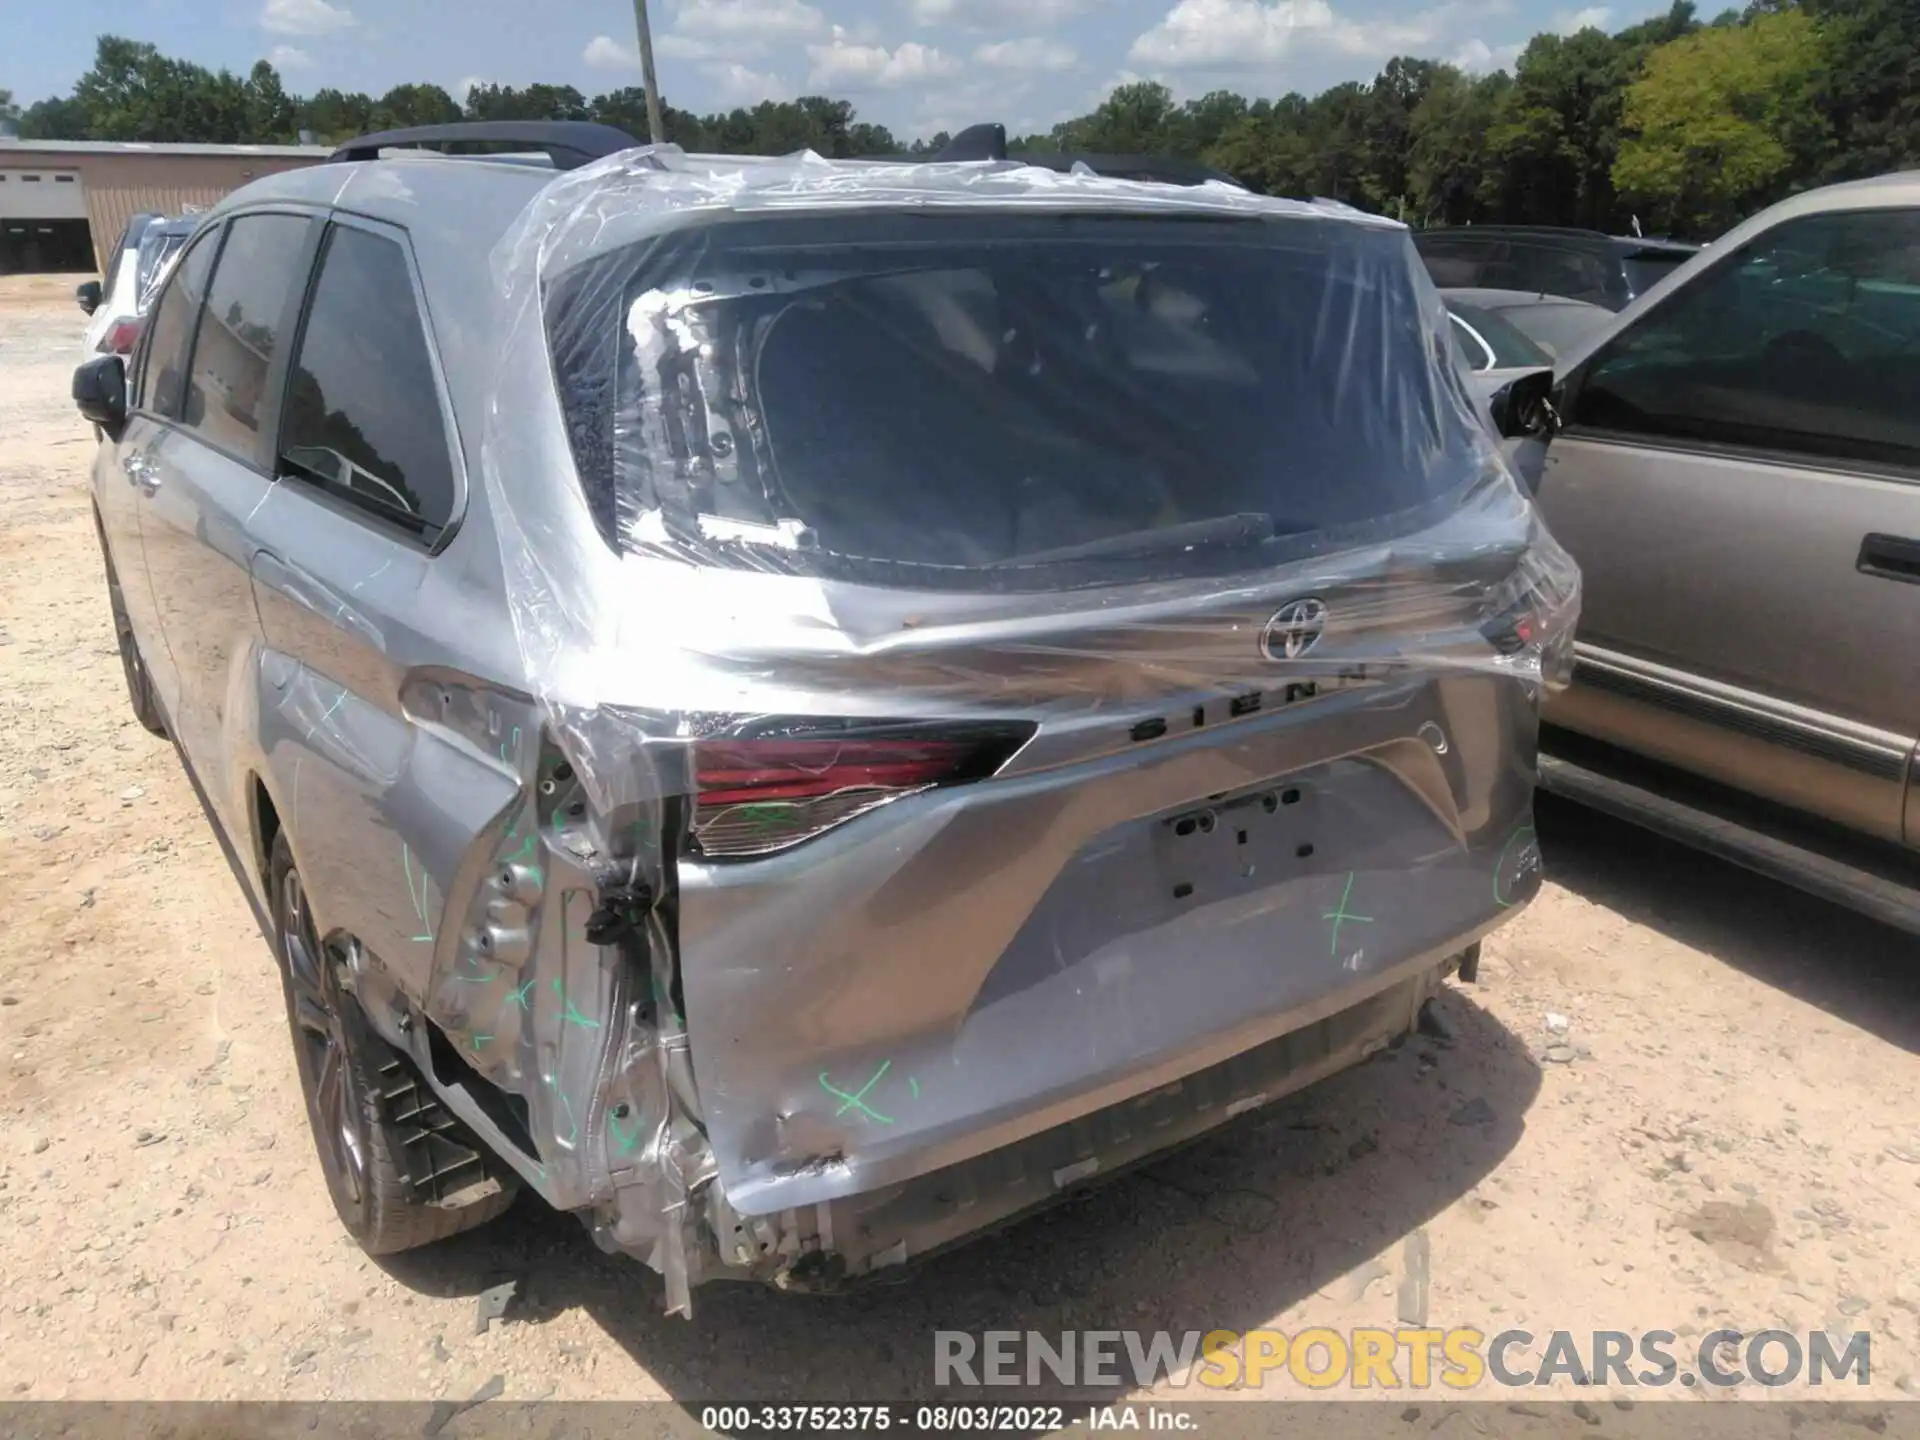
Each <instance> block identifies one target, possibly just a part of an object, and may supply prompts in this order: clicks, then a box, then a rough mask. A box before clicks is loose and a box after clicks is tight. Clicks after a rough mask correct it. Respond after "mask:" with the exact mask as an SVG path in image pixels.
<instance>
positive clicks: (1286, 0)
mask: <svg viewBox="0 0 1920 1440" xmlns="http://www.w3.org/2000/svg"><path fill="white" fill-rule="evenodd" d="M1456 8H1457V6H1456V5H1454V4H1442V5H1440V6H1438V7H1436V8H1434V9H1432V10H1426V11H1422V12H1420V13H1418V14H1414V15H1409V16H1407V17H1406V18H1405V19H1402V20H1388V19H1381V20H1371V21H1363V20H1351V19H1348V18H1347V17H1345V16H1343V15H1341V14H1340V13H1338V12H1337V11H1336V10H1335V9H1334V8H1333V6H1332V5H1331V4H1329V3H1328V0H1179V3H1178V4H1176V5H1175V6H1174V7H1173V8H1172V9H1171V10H1169V11H1168V12H1167V14H1166V18H1165V19H1163V20H1162V21H1161V22H1160V23H1159V24H1158V25H1156V26H1154V27H1153V29H1151V30H1149V31H1147V32H1146V33H1145V34H1143V35H1141V36H1140V37H1139V38H1138V39H1136V40H1135V41H1134V42H1133V47H1132V49H1130V50H1129V51H1128V52H1127V58H1128V59H1129V60H1131V61H1133V62H1134V63H1135V64H1137V65H1141V66H1146V67H1151V68H1154V69H1160V70H1235V69H1252V68H1255V67H1261V66H1271V65H1274V64H1277V63H1279V62H1280V61H1282V60H1286V59H1288V58H1290V57H1291V56H1292V55H1293V53H1294V50H1295V48H1296V47H1299V46H1308V47H1311V48H1314V49H1318V50H1321V51H1323V52H1324V51H1329V50H1330V51H1334V52H1337V53H1340V54H1344V55H1351V56H1356V57H1373V56H1378V57H1380V58H1382V59H1384V58H1386V57H1387V56H1389V55H1393V54H1395V53H1399V52H1405V51H1418V50H1423V49H1427V48H1430V47H1431V46H1432V45H1433V44H1434V43H1435V42H1436V41H1437V40H1439V39H1440V37H1441V36H1442V34H1443V33H1444V31H1445V29H1446V24H1447V21H1448V20H1450V19H1451V18H1452V15H1453V12H1454V10H1455V9H1456Z"/></svg>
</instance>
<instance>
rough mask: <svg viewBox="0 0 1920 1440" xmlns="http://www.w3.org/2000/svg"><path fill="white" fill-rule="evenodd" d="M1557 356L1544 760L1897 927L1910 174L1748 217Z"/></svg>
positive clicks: (1910, 804)
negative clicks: (1575, 581) (1572, 635)
mask: <svg viewBox="0 0 1920 1440" xmlns="http://www.w3.org/2000/svg"><path fill="white" fill-rule="evenodd" d="M1560 378H1561V385H1560V394H1559V397H1558V402H1557V405H1556V409H1557V411H1558V413H1559V415H1560V417H1561V418H1562V419H1563V420H1564V422H1565V429H1564V430H1563V431H1562V432H1561V433H1560V434H1559V435H1558V436H1557V437H1556V438H1555V439H1554V440H1553V442H1552V445H1551V448H1550V451H1549V455H1548V459H1547V465H1546V470H1545V478H1544V480H1543V481H1542V483H1541V486H1540V495H1539V500H1540V505H1541V508H1542V510H1543V512H1544V514H1545V516H1546V518H1547V520H1548V522H1549V524H1551V526H1552V527H1553V531H1554V533H1555V534H1556V535H1558V536H1560V537H1561V538H1563V539H1564V540H1565V541H1566V544H1567V547H1568V549H1569V550H1571V551H1572V552H1573V554H1574V556H1575V557H1576V558H1577V559H1578V561H1579V563H1580V566H1581V568H1582V570H1583V572H1584V573H1585V576H1586V578H1587V601H1586V606H1585V611H1584V614H1583V616H1582V622H1581V633H1580V643H1579V646H1578V665H1577V670H1576V680H1575V684H1574V685H1573V687H1572V689H1571V690H1569V691H1568V692H1567V693H1566V694H1565V695H1564V696H1562V697H1561V698H1560V699H1559V700H1558V701H1557V702H1556V703H1555V704H1554V705H1553V706H1551V707H1550V708H1549V711H1548V719H1549V720H1550V721H1551V722H1553V724H1554V726H1555V729H1554V732H1553V733H1552V736H1551V742H1550V745H1549V748H1550V749H1551V750H1552V751H1553V759H1552V761H1551V762H1550V764H1549V766H1548V768H1547V771H1546V778H1547V779H1548V782H1549V783H1550V784H1551V785H1552V786H1553V787H1554V788H1556V789H1559V790H1562V791H1564V792H1565V793H1567V794H1569V795H1572V796H1574V797H1576V798H1578V799H1581V800H1584V801H1587V802H1589V803H1591V804H1595V805H1599V806H1602V807H1604V808H1606V809H1608V810H1611V811H1614V812H1615V813H1617V814H1620V815H1623V816H1626V817H1628V818H1630V819H1633V820H1636V821H1638V822H1640V823H1643V824H1646V825H1649V826H1652V827H1654V828H1656V829H1660V830H1663V831H1666V832H1668V833H1670V834H1672V835H1674V836H1676V837H1678V838H1680V839H1683V840H1687V841H1689V842H1691V843H1694V844H1698V845H1702V846H1705V847H1706V848H1708V849H1710V850H1713V851H1715V852H1717V853H1719V854H1721V855H1723V856H1725V857H1727V858H1729V859H1732V860H1735V861H1737V862H1739V863H1740V864H1743V865H1747V866H1750V867H1751V868H1753V869H1756V870H1759V871H1761V872H1763V873H1766V874H1769V875H1772V876H1775V877H1777V878H1779V879H1781V880H1784V881H1787V882H1788V883H1790V884H1794V885H1798V886H1801V887H1803V888H1805V889H1807V890H1810V891H1812V892H1814V893H1816V894H1819V895H1823V896H1826V897H1827V898H1829V899H1831V900H1835V901H1838V902H1839V903H1841V904H1844V905H1848V906H1851V907H1854V908H1857V909H1860V910H1862V911H1865V912H1867V913H1870V914H1873V915H1875V916H1877V917H1879V918H1880V919H1882V920H1885V921H1888V922H1890V923H1893V924H1896V925H1900V926H1903V927H1905V928H1907V929H1909V930H1915V931H1920V886H1917V885H1916V884H1915V881H1914V878H1913V860H1914V850H1915V847H1916V846H1917V845H1920V791H1916V788H1915V783H1914V775H1915V770H1914V760H1915V755H1916V746H1917V745H1920V679H1916V676H1915V671H1914V670H1913V667H1912V666H1911V665H1909V664H1908V663H1906V657H1907V656H1908V655H1909V654H1911V653H1912V651H1913V648H1914V646H1915V644H1916V643H1920V172H1910V173H1907V174H1904V175H1889V176H1884V177H1882V178H1880V179H1876V180H1865V181H1859V182H1855V183H1852V184H1847V185H1838V186H1832V187H1829V188H1827V189H1823V190H1814V191H1809V192H1807V193H1806V194H1803V195H1798V196H1795V197H1794V198H1793V199H1790V200H1787V201H1783V202H1782V203H1780V204H1778V205H1776V206H1773V207H1772V208H1770V209H1768V210H1766V211H1764V212H1763V213H1761V214H1759V215H1756V216H1755V217H1753V218H1752V219H1750V220H1748V221H1747V222H1746V223H1745V224H1743V225H1741V226H1739V227H1738V228H1736V229H1735V230H1733V231H1731V232H1730V233H1729V234H1727V235H1726V236H1725V237H1724V238H1722V239H1720V240H1718V241H1716V242H1715V243H1714V245H1713V247H1712V249H1710V250H1707V251H1704V252H1703V253H1701V254H1700V255H1699V256H1698V257H1697V258H1695V259H1694V260H1692V261H1690V262H1689V263H1688V264H1687V265H1686V266H1685V267H1683V268H1682V269H1680V270H1679V271H1677V272H1676V273H1675V274H1673V275H1672V276H1670V277H1669V278H1667V279H1666V280H1664V281H1663V282H1661V284H1660V285H1659V286H1657V287H1656V288H1655V289H1653V290H1651V291H1650V292H1648V293H1647V294H1646V295H1644V296H1642V297H1641V299H1640V300H1638V301H1637V302H1636V303H1635V304H1634V305H1633V306H1631V307H1630V308H1629V309H1627V310H1626V311H1625V312H1624V313H1622V314H1621V315H1619V316H1618V317H1617V318H1616V319H1615V320H1614V321H1613V323H1612V324H1610V325H1608V326H1606V327H1604V328H1603V329H1602V330H1600V331H1599V332H1597V333H1596V334H1594V335H1593V336H1592V337H1591V338H1590V339H1589V340H1588V341H1587V342H1585V343H1584V344H1583V345H1581V346H1580V347H1578V348H1576V349H1574V350H1572V351H1570V352H1567V353H1565V354H1563V356H1562V357H1561V367H1560Z"/></svg>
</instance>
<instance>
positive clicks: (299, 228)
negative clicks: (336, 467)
mask: <svg viewBox="0 0 1920 1440" xmlns="http://www.w3.org/2000/svg"><path fill="white" fill-rule="evenodd" d="M309 223H310V222H309V221H308V220H307V219H306V218H305V217H303V216H299V215H242V216H240V217H239V218H238V219H236V220H234V221H232V222H230V223H229V224H228V226H227V243H226V247H225V248H224V249H223V250H221V252H220V264H219V266H218V267H217V268H216V269H215V270H214V273H213V284H212V286H211V287H210V288H209V289H208V291H207V306H206V313H205V314H204V316H203V317H202V319H201V321H200V330H199V334H198V336H197V337H196V338H195V340H194V342H193V364H192V368H191V370H190V372H189V374H188V379H187V397H186V403H185V405H184V407H183V408H182V411H181V417H180V418H181V420H182V421H183V422H184V423H186V424H188V425H191V426H192V427H193V428H194V429H195V430H197V431H199V433H200V435H201V436H202V438H204V439H205V440H207V441H208V442H209V443H210V444H214V445H218V446H219V447H220V448H221V449H223V450H230V451H232V452H233V453H235V454H237V455H252V454H253V453H254V451H255V449H256V448H257V446H258V443H259V438H260V411H261V408H262V407H263V406H264V404H265V403H266V399H267V373H268V371H269V370H271V369H272V368H273V358H274V352H275V351H276V350H277V348H278V347H279V344H280V335H279V331H280V326H281V320H282V318H283V317H284V315H285V313H286V308H287V300H288V298H289V296H291V295H292V293H293V287H294V285H295V284H296V283H297V280H298V279H299V273H300V263H301V260H302V258H303V253H304V241H305V239H306V233H307V226H308V224H309Z"/></svg>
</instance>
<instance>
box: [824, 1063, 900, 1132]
mask: <svg viewBox="0 0 1920 1440" xmlns="http://www.w3.org/2000/svg"><path fill="white" fill-rule="evenodd" d="M892 1068H893V1061H891V1060H883V1061H881V1062H880V1068H879V1069H878V1070H876V1071H874V1072H873V1075H872V1077H871V1078H870V1079H869V1080H868V1081H867V1083H866V1084H864V1085H862V1086H861V1087H860V1088H859V1089H858V1090H856V1091H855V1092H854V1093H853V1094H851V1095H849V1094H848V1093H847V1092H846V1091H845V1090H842V1089H840V1087H839V1086H837V1085H835V1084H834V1083H833V1081H832V1080H831V1079H829V1078H828V1077H827V1072H826V1071H824V1070H822V1071H821V1072H820V1088H821V1089H822V1090H824V1091H826V1092H827V1093H828V1094H829V1095H831V1096H833V1097H834V1098H835V1099H836V1100H838V1101H840V1102H841V1104H840V1108H839V1109H838V1110H836V1111H834V1112H833V1114H834V1118H835V1119H838V1118H839V1117H840V1116H842V1115H844V1114H846V1113H847V1111H849V1110H858V1111H859V1112H860V1113H861V1115H863V1116H867V1117H871V1118H872V1119H875V1120H878V1121H879V1122H880V1123H881V1124H882V1125H891V1124H893V1117H892V1116H891V1115H882V1114H881V1113H880V1112H879V1111H878V1110H876V1109H874V1108H873V1107H872V1106H871V1105H869V1104H867V1094H868V1092H869V1091H871V1090H872V1089H873V1087H874V1086H876V1085H878V1084H879V1083H880V1079H881V1077H882V1076H884V1075H885V1074H886V1073H887V1071H889V1070H891V1069H892Z"/></svg>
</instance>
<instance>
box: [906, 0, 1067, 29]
mask: <svg viewBox="0 0 1920 1440" xmlns="http://www.w3.org/2000/svg"><path fill="white" fill-rule="evenodd" d="M907 7H908V9H909V10H911V11H912V12H913V18H914V19H916V20H918V21H919V22H920V23H921V24H922V25H964V26H966V27H967V28H968V29H973V30H1004V29H1006V28H1007V27H1009V26H1013V25H1021V26H1035V25H1057V24H1058V23H1059V22H1060V21H1062V20H1065V19H1066V18H1068V17H1069V16H1071V15H1078V14H1081V13H1082V12H1083V11H1087V10H1091V9H1093V7H1094V0H907Z"/></svg>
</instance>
